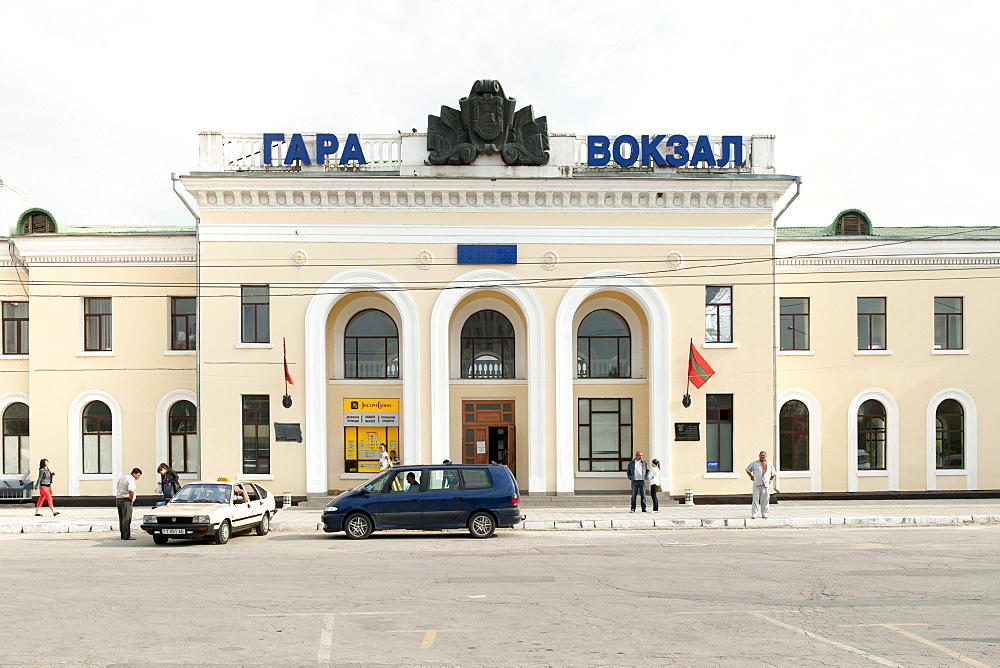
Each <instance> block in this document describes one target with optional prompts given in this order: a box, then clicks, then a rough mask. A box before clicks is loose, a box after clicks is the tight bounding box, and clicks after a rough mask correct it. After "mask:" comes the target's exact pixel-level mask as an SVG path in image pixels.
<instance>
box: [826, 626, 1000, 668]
mask: <svg viewBox="0 0 1000 668" xmlns="http://www.w3.org/2000/svg"><path fill="white" fill-rule="evenodd" d="M842 626H882V627H885V628H887V629H889V630H890V631H895V632H896V633H901V634H903V635H904V636H906V637H907V638H911V639H913V640H916V641H917V642H922V643H923V644H925V645H927V646H928V647H933V648H934V649H937V650H940V651H942V652H944V653H945V654H947V655H948V656H950V657H951V658H953V659H958V660H959V661H964V662H965V663H968V664H969V665H972V666H980V668H989V666H987V665H986V664H985V663H980V662H979V661H976V660H975V659H972V658H970V657H967V656H965V655H964V654H959V653H958V652H956V651H955V650H952V649H948V648H947V647H945V646H944V645H939V644H937V643H936V642H934V641H932V640H928V639H927V638H922V637H920V636H918V635H917V634H916V633H910V632H909V631H907V630H905V629H901V628H899V627H900V626H927V624H842Z"/></svg>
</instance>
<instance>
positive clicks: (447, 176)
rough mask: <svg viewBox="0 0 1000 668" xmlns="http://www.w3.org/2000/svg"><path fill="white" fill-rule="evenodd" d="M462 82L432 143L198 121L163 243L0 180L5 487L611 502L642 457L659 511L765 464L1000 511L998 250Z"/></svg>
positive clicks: (737, 489)
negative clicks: (240, 129) (417, 475)
mask: <svg viewBox="0 0 1000 668" xmlns="http://www.w3.org/2000/svg"><path fill="white" fill-rule="evenodd" d="M462 92H464V91H455V93H458V95H455V96H454V97H455V98H456V99H454V100H451V101H449V100H443V101H444V104H443V105H442V107H441V109H440V110H429V111H432V112H436V113H431V114H429V116H428V119H427V123H426V131H416V130H414V131H413V132H409V133H393V134H386V135H365V134H358V133H353V132H341V131H340V130H341V129H340V128H332V129H331V130H330V132H329V133H324V132H317V133H304V132H296V131H294V130H290V129H289V130H284V131H282V130H283V129H280V128H278V129H269V130H275V131H273V132H271V131H268V132H259V133H242V134H240V133H214V132H206V133H201V134H200V135H199V137H198V142H199V144H198V162H197V165H196V167H195V168H193V169H191V170H190V171H189V172H188V173H186V174H183V175H180V176H177V177H176V178H175V180H174V188H175V190H176V192H177V193H178V195H179V197H180V200H181V201H179V202H178V227H175V228H157V229H153V228H141V229H137V228H127V227H121V226H117V227H112V226H108V227H105V228H83V227H74V226H73V224H72V221H64V220H62V219H61V218H59V219H57V214H58V212H51V211H48V210H46V209H44V208H38V207H23V206H22V204H23V201H22V199H20V195H19V191H16V189H12V190H10V192H8V193H7V194H6V195H4V191H3V190H2V185H3V182H0V222H2V223H3V224H4V226H5V233H6V235H7V242H8V246H9V253H8V254H7V257H6V258H4V260H2V261H0V276H2V280H0V293H2V295H0V297H2V302H3V303H2V308H3V323H2V324H3V346H4V347H3V354H2V356H0V415H2V420H3V429H4V443H3V475H2V478H3V479H4V480H10V481H13V480H17V479H19V478H21V477H23V476H25V475H28V476H33V475H34V473H35V468H36V466H37V461H38V459H40V458H42V457H45V458H48V459H49V460H50V462H51V466H52V468H53V469H54V470H55V471H56V472H57V475H56V478H55V481H54V487H53V491H54V493H55V494H56V495H57V496H58V495H69V496H107V495H108V494H109V491H110V489H111V484H112V482H113V480H114V478H115V477H116V476H118V475H120V474H121V473H122V472H123V471H128V470H130V469H131V467H133V466H139V467H141V468H143V469H144V470H149V471H152V470H155V467H156V464H157V463H159V462H167V463H169V464H170V465H171V466H172V467H173V468H174V469H175V470H177V471H178V472H180V473H181V476H182V478H186V479H198V478H206V479H213V478H215V477H217V476H223V475H227V476H230V477H233V478H234V479H237V478H238V479H246V480H254V481H262V484H264V486H266V487H268V488H270V489H271V490H272V491H273V492H275V493H277V494H283V493H286V492H287V493H292V494H293V495H295V496H306V495H317V496H318V495H324V494H326V493H327V492H328V491H330V490H343V489H348V488H350V487H353V486H355V485H356V484H358V483H359V482H360V481H361V480H362V479H365V478H367V477H369V476H370V475H371V474H372V473H373V472H376V471H377V470H378V450H379V446H380V445H385V446H386V447H387V448H388V449H390V450H392V451H394V454H395V455H396V457H398V459H399V461H401V462H403V463H407V464H410V463H438V462H441V461H443V460H445V459H449V460H451V461H454V462H469V463H473V462H487V461H496V462H499V463H504V464H506V465H507V466H508V467H510V469H511V470H512V471H513V472H514V474H515V476H516V478H517V480H518V483H519V486H520V487H521V489H522V491H523V493H526V494H529V495H553V494H556V495H573V494H594V493H601V492H610V491H623V490H626V489H628V481H627V480H626V478H625V468H626V466H627V464H628V462H629V460H630V459H631V458H632V456H633V453H634V452H636V451H640V452H642V453H644V455H645V457H646V459H647V460H650V459H658V460H659V462H660V463H661V468H662V470H663V472H664V476H663V486H664V488H665V491H666V492H668V493H671V494H682V493H683V492H684V490H685V489H691V490H694V492H695V493H696V494H698V495H725V494H738V493H746V492H747V491H748V483H747V480H746V478H745V474H744V473H743V468H744V467H745V466H746V464H747V463H748V462H749V461H751V460H753V459H755V458H756V457H757V453H758V452H759V451H760V450H767V451H768V452H769V453H771V458H772V459H773V460H774V461H776V462H777V463H778V466H779V470H780V473H779V483H778V485H779V488H780V489H781V491H782V493H796V492H801V493H806V492H808V493H827V492H837V493H843V492H895V491H944V490H953V491H958V490H985V489H1000V447H998V442H1000V440H998V439H1000V437H998V436H995V435H996V434H998V433H1000V417H998V416H997V412H996V411H992V410H990V407H991V404H992V401H993V399H992V397H993V396H994V392H993V390H991V389H990V384H991V380H992V376H993V375H994V374H993V373H992V370H993V369H994V368H995V366H996V361H995V356H993V355H992V354H991V353H990V352H989V349H987V348H986V347H985V345H986V339H987V338H988V337H990V336H991V335H992V333H994V332H996V331H998V329H1000V313H998V311H997V309H995V308H992V307H990V308H987V306H988V304H990V303H991V302H992V289H993V287H994V280H993V279H994V278H995V277H996V275H997V273H996V272H997V269H998V263H1000V234H998V229H997V228H994V227H980V226H972V225H970V226H966V227H948V226H942V227H935V228H913V227H905V226H902V225H896V226H891V225H886V226H881V225H880V224H879V221H872V220H870V219H869V217H868V216H867V215H866V214H865V213H864V211H862V210H859V209H849V208H848V209H845V208H844V203H831V208H830V215H829V218H828V219H826V220H817V221H815V222H814V225H813V226H811V227H808V228H805V227H803V228H788V227H781V226H780V224H779V219H780V217H781V214H782V213H783V211H784V210H785V209H786V208H787V207H788V206H794V199H795V198H796V197H797V195H798V192H799V189H800V184H801V180H800V179H799V178H798V176H794V175H789V174H785V173H783V172H782V171H780V170H779V169H778V167H777V166H776V159H775V157H776V151H775V138H774V137H773V136H769V135H754V136H735V135H721V136H709V135H695V134H692V135H681V134H669V133H664V134H663V135H629V134H619V135H617V136H603V135H585V134H583V135H577V134H563V133H554V132H553V133H550V132H549V130H548V120H547V118H546V117H545V116H537V117H536V116H535V111H534V109H533V108H532V106H530V105H522V104H521V103H520V102H518V101H516V100H514V99H513V98H511V97H509V96H508V95H506V94H505V92H504V90H503V88H502V87H501V86H500V85H499V83H497V82H495V81H487V80H484V81H480V82H476V83H475V84H474V85H473V86H472V90H471V91H470V92H469V94H468V96H466V97H462V98H461V99H460V100H459V99H457V98H458V96H459V95H460V94H461V93H462ZM448 97H452V96H451V95H449V96H448ZM456 104H457V107H458V108H454V107H452V106H449V105H456ZM542 111H544V110H542ZM409 124H410V123H407V125H409ZM192 144H193V142H192ZM192 154H193V151H192ZM182 202H183V204H182ZM848 204H849V203H848ZM185 207H186V208H187V210H185ZM895 222H905V221H895ZM973 222H974V221H973ZM693 357H694V358H696V359H700V360H703V362H704V364H705V366H708V367H709V369H708V370H707V371H706V370H705V368H704V367H703V366H702V365H701V364H700V363H699V365H697V369H696V374H695V378H694V381H695V382H691V379H690V378H689V371H690V369H691V367H692V364H691V360H692V358H693ZM705 378H707V381H706V380H705ZM143 482H144V481H143ZM140 484H142V483H140ZM150 484H152V483H150ZM151 491H152V490H151V488H150V490H148V492H151Z"/></svg>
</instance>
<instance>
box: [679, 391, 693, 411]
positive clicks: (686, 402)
mask: <svg viewBox="0 0 1000 668" xmlns="http://www.w3.org/2000/svg"><path fill="white" fill-rule="evenodd" d="M681 404H683V406H684V408H690V407H691V395H690V394H685V395H684V398H683V399H681Z"/></svg>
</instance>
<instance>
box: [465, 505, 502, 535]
mask: <svg viewBox="0 0 1000 668" xmlns="http://www.w3.org/2000/svg"><path fill="white" fill-rule="evenodd" d="M496 530H497V521H496V520H495V519H493V516H492V515H490V514H489V513H487V512H485V511H483V510H480V511H479V512H476V513H472V517H470V518H469V533H470V534H472V537H473V538H489V537H490V536H492V535H493V533H494V532H495V531H496Z"/></svg>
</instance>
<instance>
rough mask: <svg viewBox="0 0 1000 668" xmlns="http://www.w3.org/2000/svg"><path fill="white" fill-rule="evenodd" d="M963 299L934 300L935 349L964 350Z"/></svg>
mask: <svg viewBox="0 0 1000 668" xmlns="http://www.w3.org/2000/svg"><path fill="white" fill-rule="evenodd" d="M963 317H964V314H963V313H962V297H935V298H934V348H935V349H936V350H962V349H963V348H964V347H965V340H964V339H965V337H964V335H963V329H964V325H963V322H962V319H963Z"/></svg>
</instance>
